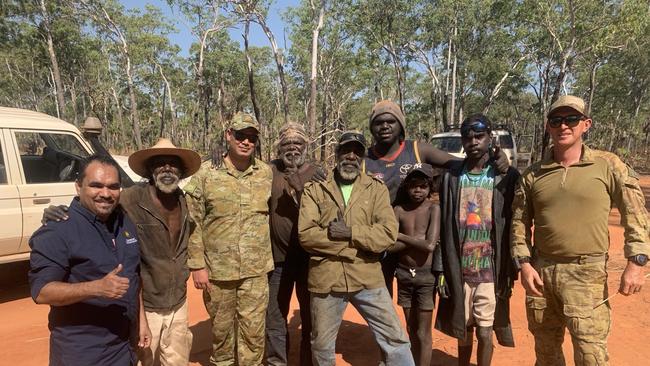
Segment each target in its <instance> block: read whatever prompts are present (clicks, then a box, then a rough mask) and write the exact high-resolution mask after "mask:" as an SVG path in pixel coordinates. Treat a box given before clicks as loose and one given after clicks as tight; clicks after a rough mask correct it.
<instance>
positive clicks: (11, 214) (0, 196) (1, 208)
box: [0, 129, 23, 263]
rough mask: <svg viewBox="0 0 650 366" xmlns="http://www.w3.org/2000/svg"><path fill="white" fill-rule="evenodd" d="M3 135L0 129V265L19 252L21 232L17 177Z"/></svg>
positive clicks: (13, 160)
mask: <svg viewBox="0 0 650 366" xmlns="http://www.w3.org/2000/svg"><path fill="white" fill-rule="evenodd" d="M5 133H8V131H5V130H3V129H0V222H1V223H2V224H1V225H0V263H2V262H4V258H3V257H5V256H10V255H15V254H16V253H18V252H19V248H20V243H21V237H22V231H23V220H22V215H21V208H20V196H19V195H18V186H17V185H16V183H15V181H14V180H17V178H18V177H17V175H16V174H12V173H14V172H13V170H14V169H15V168H16V166H15V159H12V154H11V152H12V151H11V150H9V151H8V149H7V147H8V146H10V145H8V144H7V143H5V140H6V138H5V137H6V136H5Z"/></svg>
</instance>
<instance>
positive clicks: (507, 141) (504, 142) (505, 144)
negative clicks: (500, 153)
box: [499, 135, 515, 149]
mask: <svg viewBox="0 0 650 366" xmlns="http://www.w3.org/2000/svg"><path fill="white" fill-rule="evenodd" d="M499 145H500V146H501V148H502V149H514V148H515V144H514V142H513V141H512V135H499Z"/></svg>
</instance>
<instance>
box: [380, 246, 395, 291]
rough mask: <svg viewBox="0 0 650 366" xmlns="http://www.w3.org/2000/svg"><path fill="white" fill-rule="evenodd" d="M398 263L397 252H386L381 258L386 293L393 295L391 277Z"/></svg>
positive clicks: (393, 275) (393, 276)
mask: <svg viewBox="0 0 650 366" xmlns="http://www.w3.org/2000/svg"><path fill="white" fill-rule="evenodd" d="M398 263H399V253H389V252H386V256H384V258H383V259H382V260H381V272H382V273H383V274H384V281H386V288H387V289H388V294H389V295H390V297H391V298H392V297H393V278H395V270H396V269H397V264H398Z"/></svg>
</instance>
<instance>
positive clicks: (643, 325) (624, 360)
mask: <svg viewBox="0 0 650 366" xmlns="http://www.w3.org/2000/svg"><path fill="white" fill-rule="evenodd" d="M641 184H642V187H643V189H644V192H645V195H646V202H648V201H649V200H648V197H650V176H644V177H643V178H642V180H641ZM646 207H649V205H647V204H646ZM649 208H650V207H649ZM619 218H620V217H619V215H618V213H617V212H615V211H614V212H613V213H612V214H611V215H610V236H611V250H610V258H611V259H610V262H609V281H608V282H609V288H610V294H611V293H614V292H615V291H616V290H617V289H618V284H619V279H620V275H621V272H622V270H623V267H624V265H625V263H626V261H625V259H624V258H623V255H622V247H623V246H622V242H623V229H622V228H621V227H620V226H619V225H618V222H619ZM27 269H28V265H27V263H25V262H23V263H14V264H9V265H2V266H0V324H2V326H1V327H0V339H2V346H0V364H3V365H25V366H36V365H38V366H40V365H46V364H47V360H48V339H49V332H48V329H47V313H48V310H49V308H48V307H47V306H39V305H35V304H34V303H33V301H32V300H31V298H30V297H29V287H28V285H27V276H26V272H27ZM646 272H647V270H646ZM189 299H190V322H191V324H190V325H191V329H192V333H193V334H194V342H193V345H192V356H191V361H192V365H208V362H207V359H208V354H209V347H210V332H209V330H210V329H209V324H208V321H207V313H206V311H205V308H204V307H203V302H202V299H201V294H200V292H199V291H197V290H195V289H194V288H193V287H191V286H190V289H189ZM296 306H297V303H296V302H295V299H294V301H293V303H292V309H291V311H290V314H291V315H290V331H291V334H292V335H293V336H294V339H297V337H299V333H298V329H299V326H300V321H299V317H297V316H296V315H297V314H298V312H297V307H296ZM611 306H612V310H613V317H612V318H613V326H612V330H611V333H610V336H609V353H610V364H611V365H612V366H628V365H629V366H636V365H641V364H645V363H646V362H647V361H646V359H645V357H644V356H645V355H647V347H648V339H650V282H647V284H646V286H645V287H644V289H643V291H642V292H641V293H640V294H639V295H636V296H632V297H624V296H615V297H614V298H613V299H612V300H611ZM396 307H397V306H396ZM397 308H398V312H399V313H400V315H401V309H399V307H397ZM511 308H512V314H511V318H512V324H513V328H514V332H515V342H516V344H517V347H516V348H504V347H500V346H497V349H496V350H495V356H494V363H493V364H494V365H533V364H534V361H535V358H534V352H533V339H532V337H531V335H530V333H529V332H528V330H527V328H526V317H525V312H524V294H523V289H522V287H521V285H519V284H517V285H516V288H515V292H514V296H513V298H512V300H511ZM402 320H403V319H402ZM432 346H433V349H434V353H433V355H434V357H433V361H432V363H431V364H432V365H455V364H456V354H457V352H456V341H455V340H453V339H451V338H449V337H447V336H445V335H443V334H441V333H439V332H437V331H435V330H434V334H433V345H432ZM564 354H565V356H566V358H567V361H568V362H567V363H568V364H573V361H572V359H573V358H572V357H573V356H572V350H571V345H570V338H569V336H568V334H567V336H566V338H565V343H564ZM378 355H379V351H378V349H377V347H376V346H375V344H374V341H373V339H372V336H371V334H370V331H369V330H368V328H367V326H366V325H365V322H364V321H363V320H362V319H361V318H360V317H359V314H358V313H357V312H356V311H355V310H354V309H353V308H352V307H349V308H348V310H347V312H346V314H345V318H344V321H343V323H342V324H341V330H340V332H339V337H338V342H337V365H354V366H357V365H358V366H370V365H377V362H378ZM291 356H292V360H296V359H297V357H296V356H297V342H293V345H292V349H291ZM474 362H475V360H474ZM294 364H295V363H294Z"/></svg>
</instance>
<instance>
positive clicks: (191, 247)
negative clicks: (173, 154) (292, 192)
mask: <svg viewBox="0 0 650 366" xmlns="http://www.w3.org/2000/svg"><path fill="white" fill-rule="evenodd" d="M271 179H272V173H271V168H270V167H269V166H268V165H267V164H265V163H264V162H262V161H260V160H257V159H254V161H253V164H251V166H250V167H248V169H246V171H243V172H241V171H239V170H237V169H236V168H235V167H234V165H232V163H231V162H230V161H228V160H226V161H224V164H223V165H222V166H221V167H220V168H212V167H211V163H210V162H205V163H203V165H202V166H201V169H199V171H198V172H197V173H196V174H194V176H192V179H191V180H190V182H189V183H188V184H187V186H185V191H186V192H187V204H188V206H189V209H190V215H191V217H192V219H193V220H194V221H195V223H196V229H195V230H194V232H193V233H192V235H191V236H190V239H189V244H188V254H189V259H188V262H187V263H188V266H189V267H190V268H192V269H200V268H207V269H208V272H209V274H210V279H211V280H216V281H232V280H238V279H242V278H248V277H254V276H259V275H263V274H265V273H267V272H269V271H271V270H273V257H272V255H271V239H270V236H269V206H268V201H269V197H270V196H271Z"/></svg>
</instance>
